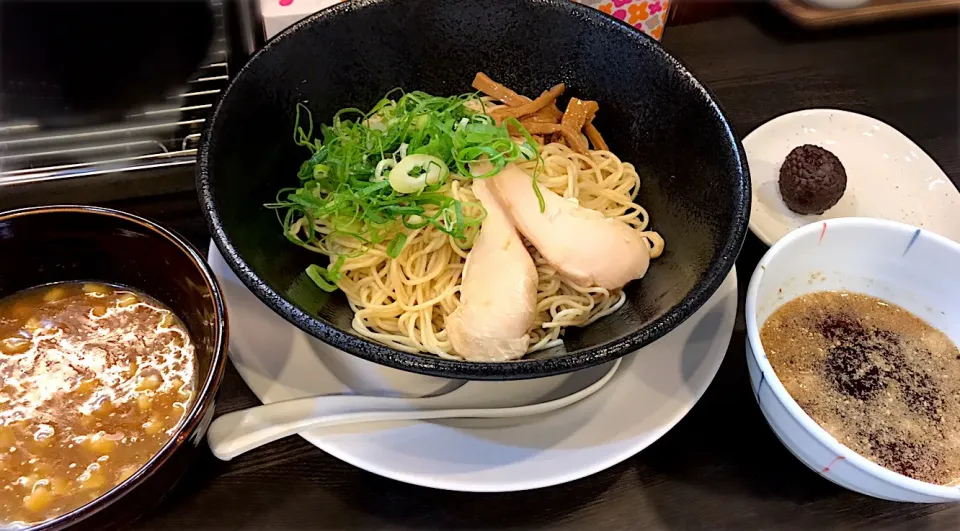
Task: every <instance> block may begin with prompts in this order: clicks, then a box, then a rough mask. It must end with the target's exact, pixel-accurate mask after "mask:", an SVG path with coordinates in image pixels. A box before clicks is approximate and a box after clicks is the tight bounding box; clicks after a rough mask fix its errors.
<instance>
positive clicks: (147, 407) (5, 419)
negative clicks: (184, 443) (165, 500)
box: [0, 282, 196, 527]
mask: <svg viewBox="0 0 960 531" xmlns="http://www.w3.org/2000/svg"><path fill="white" fill-rule="evenodd" d="M195 372H196V359H195V354H194V347H193V343H192V341H191V340H190V336H189V335H188V334H187V331H186V328H185V327H184V326H183V323H181V322H180V320H179V319H178V318H177V317H176V316H175V315H174V314H173V313H172V312H171V311H170V310H169V309H167V308H165V307H164V306H163V305H161V304H160V303H159V302H157V301H155V300H153V299H151V298H149V297H147V296H145V295H143V294H141V293H136V292H133V291H130V290H128V289H124V288H118V287H111V286H107V285H104V284H94V283H74V282H71V283H60V284H54V285H49V286H42V287H39V288H33V289H29V290H25V291H22V292H20V293H17V294H14V295H12V296H9V297H6V298H4V299H0V377H2V379H3V383H2V387H0V527H6V526H21V525H28V524H31V523H36V522H41V521H44V520H48V519H50V518H53V517H56V516H58V515H60V514H63V513H66V512H69V511H71V510H73V509H76V508H78V507H80V506H82V505H85V504H86V503H88V502H90V501H92V500H94V499H96V498H97V497H99V496H101V495H103V494H104V493H105V492H107V491H108V490H110V489H111V488H113V487H114V486H115V485H117V484H119V483H121V482H122V481H123V480H125V479H127V478H128V477H130V476H131V475H133V474H134V473H135V472H136V471H137V470H139V469H140V467H142V466H143V465H144V464H145V463H146V462H147V461H148V460H149V459H150V458H151V457H153V456H154V455H155V454H156V453H157V452H158V451H159V450H160V449H161V448H162V447H163V445H164V444H166V443H167V441H169V440H170V438H171V437H172V435H173V433H174V430H175V428H176V427H177V425H178V424H179V423H180V421H181V420H182V419H183V417H184V415H185V413H186V411H187V410H188V408H189V406H190V404H191V403H192V400H193V395H194V387H195V385H196V382H195V379H196V378H195Z"/></svg>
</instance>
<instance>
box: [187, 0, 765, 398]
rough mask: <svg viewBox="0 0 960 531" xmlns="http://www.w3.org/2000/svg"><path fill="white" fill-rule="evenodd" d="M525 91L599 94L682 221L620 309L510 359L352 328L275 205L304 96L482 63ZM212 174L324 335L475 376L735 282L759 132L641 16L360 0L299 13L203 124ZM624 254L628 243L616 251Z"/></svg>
mask: <svg viewBox="0 0 960 531" xmlns="http://www.w3.org/2000/svg"><path fill="white" fill-rule="evenodd" d="M478 71H483V72H486V73H487V74H489V75H490V76H491V77H492V78H493V79H496V80H497V81H500V82H502V83H504V84H506V85H507V86H509V87H511V88H513V89H515V90H517V91H518V92H520V93H522V94H526V95H531V96H532V95H538V94H540V93H541V91H543V90H545V89H547V88H549V87H550V86H552V85H554V84H556V83H558V82H561V81H562V82H564V83H566V85H567V87H568V89H567V94H568V95H569V96H578V97H580V98H584V99H591V100H597V101H598V102H599V103H600V112H599V114H598V118H597V122H596V123H597V126H598V128H599V129H600V131H601V132H602V133H603V134H604V137H605V138H606V139H607V141H608V142H609V144H610V146H611V150H612V151H613V152H614V153H616V154H617V155H619V156H620V157H621V158H622V159H624V160H625V161H629V162H632V163H634V164H635V165H636V166H637V170H638V172H639V173H640V177H641V180H642V186H641V189H640V195H639V199H638V202H639V203H640V204H641V205H643V206H644V207H645V208H646V209H647V210H648V211H649V213H650V218H651V220H652V221H651V226H652V227H653V229H655V230H657V231H659V232H660V233H661V234H662V235H663V236H664V238H665V239H666V242H667V243H666V252H665V253H664V255H663V256H662V257H660V258H659V259H657V260H655V261H653V262H652V263H651V265H650V270H649V272H648V273H647V275H646V277H644V278H643V279H642V280H640V281H638V282H633V283H631V284H630V285H628V286H627V288H626V293H627V296H628V302H627V303H626V305H625V306H624V307H623V308H622V309H621V310H620V311H618V312H616V313H615V314H613V315H611V316H609V317H605V318H603V319H601V320H599V321H597V322H596V323H594V324H592V325H590V326H588V327H585V328H582V329H570V330H567V333H566V336H565V338H564V339H565V348H555V349H552V350H548V351H544V352H540V353H537V354H535V355H532V356H529V357H527V358H525V359H523V360H519V361H515V362H508V363H472V362H463V361H451V360H445V359H440V358H438V357H436V356H431V355H417V354H407V353H403V352H400V351H397V350H394V349H391V348H388V347H386V346H382V345H380V344H377V343H373V342H371V341H368V340H366V339H362V338H361V337H359V336H358V335H356V334H354V332H353V331H352V328H351V326H350V322H351V319H352V317H353V312H352V311H351V310H350V308H349V306H348V305H347V302H346V299H345V297H344V296H343V295H342V294H340V293H337V294H333V295H328V294H326V293H324V292H322V291H321V290H320V289H318V288H317V287H316V286H313V285H312V283H311V282H310V281H309V280H308V279H307V277H306V276H305V274H304V273H303V270H304V268H305V267H306V266H307V265H308V264H310V263H316V262H321V263H322V262H324V261H325V260H324V259H323V257H321V256H319V255H316V254H312V253H310V252H309V251H305V250H302V249H299V248H297V247H296V246H293V245H292V244H290V243H289V242H288V241H286V240H285V239H284V237H283V236H282V234H281V228H280V225H279V224H278V222H277V219H276V216H275V213H274V212H273V211H270V210H267V209H266V208H264V207H263V204H264V203H265V202H269V201H272V200H273V199H274V198H275V197H276V193H277V191H278V190H279V189H280V188H283V187H288V186H295V185H296V184H297V182H298V181H297V177H296V175H297V170H298V168H299V166H300V164H301V163H302V162H303V160H305V159H306V158H308V156H309V153H308V152H307V151H305V150H304V149H303V148H299V147H297V146H295V145H294V143H293V140H292V137H293V127H294V125H293V124H294V110H295V109H294V106H295V104H296V103H297V102H305V103H306V104H307V106H308V107H309V108H310V109H311V110H312V111H313V116H314V118H315V121H323V122H329V120H330V119H331V117H332V116H333V114H334V113H335V112H336V111H337V110H339V109H340V108H343V107H358V108H362V109H366V108H370V107H371V106H372V105H373V104H374V103H376V102H377V101H378V100H379V98H381V97H382V96H383V95H384V94H385V93H386V92H387V91H389V90H391V89H393V88H395V87H402V88H403V89H405V90H423V91H426V92H429V93H432V94H437V95H452V94H460V93H464V92H469V91H471V88H470V83H471V82H472V80H473V77H474V74H476V72H478ZM197 172H198V174H197V187H198V190H199V194H200V200H201V203H202V204H203V207H204V211H205V213H206V215H207V221H208V223H209V226H210V229H211V232H212V234H213V239H214V241H215V242H216V244H217V246H218V247H219V249H220V250H221V252H222V253H223V255H224V257H225V258H226V261H227V263H228V264H229V265H230V267H231V268H232V269H233V270H234V271H235V272H236V273H237V275H238V276H239V277H240V279H241V280H242V281H243V282H244V283H245V284H246V285H247V287H249V288H250V289H251V290H252V291H253V292H254V293H255V294H256V295H257V296H258V297H259V298H260V299H261V300H263V301H264V302H265V303H266V304H267V305H268V306H270V307H271V308H272V309H273V310H274V311H276V312H277V313H279V314H280V315H282V316H283V317H285V318H286V319H287V320H289V321H290V322H291V323H293V324H295V325H296V326H298V327H300V328H301V329H303V330H305V331H306V332H308V333H310V334H312V335H314V336H316V337H317V338H319V339H321V340H323V341H325V342H327V343H329V344H331V345H333V346H335V347H338V348H340V349H343V350H345V351H347V352H349V353H351V354H354V355H357V356H360V357H362V358H364V359H368V360H371V361H374V362H377V363H381V364H384V365H388V366H391V367H395V368H398V369H404V370H410V371H415V372H421V373H426V374H432V375H438V376H444V377H451V378H467V379H491V380H494V379H519V378H531V377H538V376H546V375H550V374H558V373H563V372H567V371H572V370H576V369H580V368H584V367H588V366H590V365H594V364H598V363H601V362H605V361H609V360H612V359H614V358H617V357H619V356H621V355H624V354H626V353H629V352H631V351H634V350H636V349H637V348H639V347H642V346H644V345H646V344H648V343H650V342H651V341H653V340H655V339H657V338H659V337H661V336H663V335H664V334H666V333H667V332H669V331H670V330H672V329H673V328H675V327H676V326H677V325H678V324H680V323H681V322H682V321H683V320H685V319H687V318H688V317H690V315H692V314H693V313H694V312H695V311H696V310H697V309H698V308H700V306H701V305H702V304H703V303H704V302H706V300H707V299H708V298H709V297H710V295H712V294H713V293H714V291H715V290H716V289H717V288H718V287H719V286H720V283H721V282H722V281H723V279H724V278H725V277H726V275H727V273H728V272H729V271H730V269H731V267H732V266H733V263H734V260H735V259H736V257H737V254H738V253H739V251H740V246H741V244H742V243H743V239H744V235H745V232H746V227H747V219H748V215H749V209H750V179H749V175H748V171H747V166H746V159H745V157H744V154H743V149H742V147H741V146H740V144H739V142H738V141H737V138H736V136H735V134H734V132H733V131H732V129H731V127H730V125H729V123H728V121H727V119H726V117H725V116H724V115H723V112H722V111H721V109H720V107H719V106H718V105H717V103H716V101H715V100H714V99H713V97H712V96H711V95H710V93H709V92H708V91H707V90H706V89H705V88H704V87H703V86H702V85H700V83H699V82H697V80H696V79H694V77H693V76H692V75H691V74H690V72H688V71H687V70H686V69H685V68H684V67H683V65H681V64H680V63H679V62H677V60H676V59H674V58H673V57H671V56H670V55H669V54H667V52H666V51H664V50H663V48H661V47H660V45H659V44H658V43H657V42H656V41H654V40H653V39H650V38H648V37H647V36H646V35H644V34H642V33H641V32H640V31H638V30H636V29H634V28H632V27H630V26H628V25H626V24H624V23H621V22H620V21H618V20H616V19H614V18H612V17H608V16H606V15H604V14H603V13H601V12H599V11H597V10H595V9H592V8H589V7H584V6H582V5H580V4H578V3H575V2H571V1H570V0H527V1H522V0H445V1H443V2H438V1H434V2H410V1H407V0H357V1H353V2H347V3H343V4H339V5H337V6H335V7H332V8H330V9H327V10H325V11H322V12H320V13H317V14H316V15H314V16H312V17H310V18H308V19H306V20H304V21H302V22H300V23H298V24H295V25H294V26H292V27H291V28H288V29H287V30H286V31H284V32H283V33H281V34H280V35H278V36H277V37H276V38H274V39H273V40H272V41H270V42H269V43H267V45H266V46H265V47H264V48H263V49H261V50H260V51H259V53H257V54H256V55H255V56H254V57H253V58H252V59H251V60H250V62H249V63H248V64H247V65H246V66H245V67H244V68H243V69H242V70H241V71H240V72H239V73H238V75H237V76H236V78H235V79H234V81H233V83H232V84H231V85H230V87H229V88H228V89H227V91H226V92H225V94H224V95H223V98H222V100H221V101H220V103H219V105H218V107H217V109H216V110H215V112H214V114H213V117H212V119H211V121H210V122H209V125H208V127H207V130H206V133H205V135H204V138H203V141H202V144H201V148H200V155H199V164H198V169H197ZM610 259H611V260H615V259H616V257H610Z"/></svg>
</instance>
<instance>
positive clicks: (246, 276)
mask: <svg viewBox="0 0 960 531" xmlns="http://www.w3.org/2000/svg"><path fill="white" fill-rule="evenodd" d="M391 1H393V0H354V1H353V2H343V3H338V4H335V5H333V6H331V7H328V8H326V9H323V10H321V11H318V12H317V13H314V14H313V15H311V16H308V17H306V18H304V19H302V20H300V21H299V22H296V23H294V24H293V25H291V26H289V27H287V28H286V29H285V30H283V31H281V32H280V33H278V34H277V35H275V36H274V37H273V38H271V39H269V40H268V41H267V42H266V43H265V44H264V46H262V47H261V48H260V49H259V50H257V51H256V52H255V53H254V54H253V55H252V56H251V57H250V59H249V60H248V61H247V62H246V64H244V66H243V67H242V68H241V69H240V70H239V71H238V72H237V74H236V75H235V76H234V78H233V79H232V80H231V82H230V84H229V85H228V86H227V88H226V89H225V90H224V91H223V93H222V95H221V97H220V99H219V100H218V101H217V104H216V106H215V108H214V110H213V112H212V113H211V115H210V117H209V119H208V123H207V126H206V127H205V128H204V131H203V134H202V137H201V140H200V146H199V150H198V154H197V167H196V181H197V193H198V196H199V199H200V203H201V206H202V207H203V208H202V210H203V214H204V217H205V219H206V221H207V225H208V227H209V228H210V234H211V237H212V239H213V241H214V243H215V244H216V246H217V248H218V249H219V250H220V253H221V254H222V255H223V257H224V259H225V261H226V263H227V265H228V266H229V267H230V268H231V269H232V270H233V271H234V273H236V275H237V277H239V278H240V280H241V281H242V282H243V284H244V285H245V286H246V287H247V288H248V289H250V291H252V292H253V293H254V295H256V296H257V298H258V299H260V300H261V301H262V302H263V303H264V304H266V305H267V306H268V307H269V308H271V309H272V310H273V311H274V312H276V313H277V314H279V315H280V316H281V317H283V318H284V319H286V320H287V321H288V322H290V323H291V324H293V325H294V326H296V327H297V328H299V329H301V330H303V331H304V332H306V333H308V334H310V335H312V336H314V337H316V338H318V339H320V340H321V341H324V342H325V343H327V344H329V345H331V346H333V347H334V348H338V349H340V350H343V351H345V352H347V353H349V354H352V355H354V356H357V357H359V358H361V359H365V360H368V361H371V362H374V363H378V364H380V365H385V366H387V367H392V368H394V369H399V370H404V371H410V372H416V373H420V374H427V375H431V376H438V377H445V378H463V379H470V380H519V379H526V378H539V377H545V376H552V375H557V374H563V373H566V372H570V371H573V370H578V369H582V368H587V367H592V366H594V365H598V364H601V363H605V362H608V361H611V360H614V359H616V358H619V357H621V356H623V355H626V354H628V353H630V352H633V351H635V350H637V349H639V348H641V347H643V346H645V345H648V344H650V343H652V342H653V341H655V340H657V339H659V338H660V337H662V336H664V335H665V334H667V333H668V332H670V331H671V330H673V329H674V328H676V327H677V326H678V325H680V323H682V322H683V321H685V320H686V319H687V318H689V317H690V316H692V315H693V314H694V313H695V312H696V311H697V310H698V309H699V308H700V307H702V306H703V305H704V304H705V303H706V302H707V300H708V299H709V298H710V296H711V295H713V293H714V292H716V290H717V289H718V288H719V287H720V284H721V283H722V282H723V281H724V279H725V278H726V276H727V274H728V273H729V272H730V270H731V269H732V267H733V265H734V263H735V262H736V258H737V256H738V255H739V253H740V249H741V248H742V246H743V243H744V241H745V239H746V233H747V231H748V226H749V218H750V208H751V193H752V187H751V183H750V170H749V167H748V165H747V157H746V153H745V151H744V149H743V145H742V144H741V142H740V140H739V138H738V136H737V134H736V132H735V130H734V128H733V125H732V124H731V123H730V120H729V119H728V118H727V115H726V113H725V112H724V110H723V108H722V107H721V106H720V104H719V102H718V101H717V98H716V97H715V95H714V94H713V93H712V92H711V91H710V90H709V89H708V88H707V87H705V86H704V85H703V84H702V83H700V81H699V80H698V79H697V78H696V77H695V76H694V75H693V74H692V73H691V72H690V70H689V69H688V68H686V66H685V65H684V64H683V63H682V62H680V61H679V60H678V59H676V58H675V57H673V56H672V55H671V54H669V53H668V52H667V51H666V50H665V49H664V48H663V47H662V46H661V45H660V43H659V42H657V41H656V40H655V39H653V38H652V37H650V36H649V35H647V34H646V33H644V32H643V31H641V30H639V29H637V28H635V27H633V26H631V25H630V24H627V23H626V22H624V21H621V20H619V19H617V18H616V17H613V16H611V15H607V14H606V13H603V12H602V11H600V10H598V9H595V8H593V7H590V6H586V5H583V4H580V3H578V2H570V1H569V0H537V2H536V3H537V4H541V5H547V6H551V7H553V8H555V9H559V10H564V11H568V12H571V13H573V14H576V15H577V16H578V17H579V18H587V19H592V20H594V21H602V22H604V23H605V24H606V25H608V27H610V28H611V29H613V30H616V31H621V32H623V33H625V34H626V35H627V36H628V37H630V38H631V39H633V40H634V41H637V42H638V43H639V44H641V45H642V46H643V47H644V48H645V49H646V50H647V51H648V52H649V53H651V54H654V55H657V56H659V57H660V59H661V60H663V61H664V62H666V63H667V64H669V65H672V67H673V69H674V72H675V73H676V74H678V75H680V76H681V77H684V78H685V79H687V80H688V81H689V82H691V83H692V84H693V86H694V87H695V90H697V91H699V92H700V93H702V94H703V95H704V96H705V99H706V103H707V105H708V106H709V108H710V109H711V111H712V113H713V114H714V115H715V116H716V117H717V118H718V119H719V121H720V123H721V125H722V126H723V129H724V133H725V134H724V136H725V138H726V139H727V141H728V143H729V144H731V145H732V146H733V147H734V148H735V149H734V155H735V158H736V161H735V162H736V165H737V166H738V167H739V170H740V171H739V178H738V181H739V182H738V183H737V186H736V190H735V192H737V196H738V197H736V203H737V204H736V205H735V210H736V212H735V214H734V223H733V230H732V231H730V232H729V233H727V235H726V240H725V241H724V243H723V245H722V248H721V251H720V253H719V255H720V258H719V259H718V260H715V261H713V262H712V263H711V264H710V266H709V267H708V268H707V270H706V271H705V272H704V274H703V278H704V280H703V281H702V282H700V283H699V284H696V285H695V286H694V287H693V288H692V289H691V290H690V291H689V292H688V293H687V294H686V295H685V296H684V297H683V299H681V300H680V302H679V303H677V304H676V305H675V306H673V307H672V308H670V309H669V310H668V311H666V312H665V313H664V314H663V315H661V316H659V317H657V318H656V319H654V320H653V321H651V322H650V323H648V324H647V325H646V326H644V327H643V328H640V329H638V330H634V331H632V332H630V333H628V334H626V335H624V336H623V337H620V338H618V339H614V340H611V341H608V342H606V343H604V344H601V345H598V346H596V347H591V348H587V349H582V350H580V351H573V352H567V353H566V354H562V355H558V356H553V357H550V358H540V359H523V358H521V359H519V360H513V361H507V362H473V361H466V360H453V359H446V358H441V357H439V356H435V355H432V354H424V353H416V354H415V353H408V352H403V351H400V350H397V349H394V348H391V347H388V346H386V345H382V344H380V343H377V342H374V341H372V340H369V339H367V338H364V337H361V336H359V335H355V334H353V333H352V332H348V331H346V330H342V329H340V328H338V327H336V326H335V325H333V324H331V323H328V322H326V321H325V320H322V319H321V318H319V317H317V316H315V315H312V314H311V313H309V312H308V311H305V310H303V309H301V308H299V307H298V306H297V305H295V304H293V303H292V302H291V301H289V300H287V299H286V297H284V296H282V295H281V294H280V293H279V292H278V291H277V290H275V289H274V288H272V287H270V286H269V285H268V284H267V283H266V282H265V281H264V280H262V279H261V278H260V277H259V276H258V275H257V274H256V273H255V272H254V271H253V270H252V269H251V268H250V266H249V265H247V263H246V261H245V260H243V259H242V258H241V257H240V255H239V253H238V252H237V250H236V248H235V247H234V245H233V243H232V241H231V239H230V238H229V237H228V236H227V234H226V231H225V230H224V226H223V224H222V223H221V220H220V216H219V214H218V211H217V205H216V201H214V194H213V188H212V186H211V183H210V175H211V173H212V171H211V151H212V150H213V149H214V147H215V145H216V143H217V141H216V139H215V138H214V137H215V131H216V130H217V129H218V128H219V126H220V124H221V123H222V122H223V119H224V118H223V114H225V113H224V111H223V109H224V103H225V102H226V101H228V100H229V99H230V98H231V95H232V94H233V93H234V91H235V89H236V87H237V86H238V85H239V84H240V83H242V82H243V81H244V79H245V75H246V73H247V72H248V71H249V70H251V69H252V68H253V65H254V64H255V63H257V62H258V61H259V60H260V59H261V57H263V55H264V54H267V53H270V52H271V50H273V48H275V47H276V46H277V45H278V43H281V42H283V41H284V40H286V39H289V38H292V36H293V35H295V34H297V33H299V32H301V31H302V30H304V28H306V27H308V26H310V25H313V24H317V23H320V22H321V21H324V20H327V19H336V18H338V17H341V16H347V15H349V14H351V13H353V12H354V11H358V10H363V9H366V8H368V7H370V6H377V5H381V4H385V3H388V2H391Z"/></svg>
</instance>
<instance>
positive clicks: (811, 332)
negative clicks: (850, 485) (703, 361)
mask: <svg viewBox="0 0 960 531" xmlns="http://www.w3.org/2000/svg"><path fill="white" fill-rule="evenodd" d="M760 340H761V343H762V344H763V348H764V351H766V354H767V359H768V360H769V361H770V365H771V366H773V370H774V371H775V372H776V373H777V377H778V378H779V379H780V381H781V382H783V385H784V387H785V388H786V389H787V392H789V393H790V395H791V396H792V397H793V398H794V399H795V400H796V401H797V403H798V404H799V405H800V407H802V408H803V410H804V411H805V412H806V413H807V414H808V415H810V416H811V417H812V418H813V420H815V421H816V422H817V423H818V424H820V426H822V427H823V428H824V429H825V430H827V431H828V432H829V433H830V434H831V435H833V436H834V437H835V438H836V439H837V440H838V441H840V442H841V443H842V444H844V445H845V446H847V447H849V448H851V449H852V450H854V451H856V452H857V453H859V454H860V455H862V456H864V457H866V458H867V459H870V460H871V461H873V462H875V463H877V464H879V465H881V466H884V467H886V468H888V469H890V470H893V471H895V472H899V473H900V474H903V475H905V476H909V477H912V478H914V479H919V480H921V481H927V482H930V483H937V484H941V485H946V484H953V483H956V482H957V481H958V480H960V377H958V376H960V351H958V350H957V346H956V345H955V344H953V342H951V341H950V339H949V338H948V337H947V336H946V334H944V333H943V332H941V331H939V330H937V329H936V328H934V327H932V326H930V325H929V324H927V323H926V322H925V321H923V320H922V319H920V318H919V317H917V316H915V315H913V314H912V313H910V312H908V311H906V310H904V309H903V308H900V307H899V306H896V305H894V304H891V303H889V302H886V301H884V300H882V299H878V298H876V297H871V296H868V295H863V294H859V293H851V292H844V291H839V292H833V291H822V292H817V293H810V294H807V295H803V296H801V297H798V298H796V299H794V300H792V301H790V302H788V303H786V304H784V305H783V306H781V307H780V308H779V309H777V310H776V311H775V312H774V313H773V315H771V316H770V317H769V318H768V319H767V321H766V322H765V323H764V324H763V328H762V329H761V332H760Z"/></svg>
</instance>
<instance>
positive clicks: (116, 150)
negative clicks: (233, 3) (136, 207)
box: [0, 1, 230, 208]
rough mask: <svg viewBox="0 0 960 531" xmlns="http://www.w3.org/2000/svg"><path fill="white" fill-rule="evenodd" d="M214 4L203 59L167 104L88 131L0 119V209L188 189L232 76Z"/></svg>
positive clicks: (218, 7)
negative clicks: (103, 192) (210, 119)
mask: <svg viewBox="0 0 960 531" xmlns="http://www.w3.org/2000/svg"><path fill="white" fill-rule="evenodd" d="M213 4H214V12H215V19H216V25H215V34H214V39H213V41H212V43H211V49H210V51H209V53H208V58H207V60H206V61H205V62H204V65H203V66H202V67H201V68H200V69H199V70H198V71H197V72H196V73H195V74H194V75H193V76H192V78H191V80H190V81H189V82H188V83H187V84H186V86H184V87H182V88H181V89H180V90H179V91H177V92H176V93H174V94H172V95H170V96H169V97H168V98H167V99H166V101H163V102H160V103H159V104H154V105H151V106H149V107H145V108H141V109H138V110H137V111H135V112H132V113H130V114H128V115H127V116H126V117H125V118H124V119H123V120H122V121H119V122H115V123H110V124H104V125H101V126H98V127H94V128H85V129H53V130H44V129H42V128H41V127H39V126H38V125H36V124H32V123H22V122H21V123H2V118H0V208H7V207H11V206H20V205H23V204H37V203H44V202H48V201H49V200H51V197H57V198H59V199H58V200H60V201H63V200H66V201H70V202H74V201H75V202H83V201H84V200H85V198H84V190H85V189H89V188H90V187H104V186H107V187H113V188H115V190H114V193H115V194H116V196H117V197H128V196H135V195H142V194H143V193H148V194H149V193H155V192H156V191H161V192H163V193H166V192H173V191H180V190H182V189H185V188H189V187H190V186H192V174H193V164H194V161H195V159H196V147H197V144H198V142H199V140H200V133H201V131H202V129H203V124H204V122H205V121H206V118H207V115H208V114H209V113H210V112H211V110H212V109H213V106H214V104H215V103H216V100H217V98H218V97H219V94H220V91H221V90H223V89H224V88H225V87H226V85H227V83H228V81H229V79H230V72H229V67H228V58H229V57H228V56H229V53H228V47H227V44H228V43H227V41H226V39H225V29H224V16H223V12H222V8H223V6H222V5H221V4H220V2H217V1H214V2H213ZM145 179H146V180H150V181H152V182H147V183H144V182H141V181H143V180H145ZM54 183H56V184H55V186H54Z"/></svg>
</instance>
